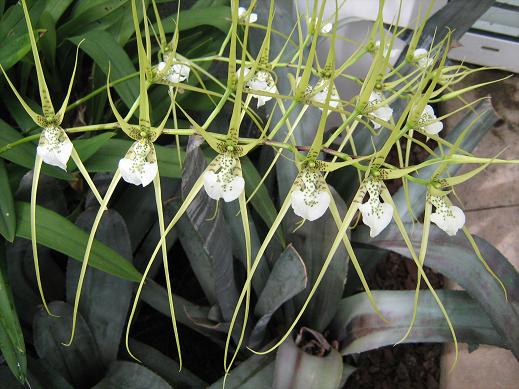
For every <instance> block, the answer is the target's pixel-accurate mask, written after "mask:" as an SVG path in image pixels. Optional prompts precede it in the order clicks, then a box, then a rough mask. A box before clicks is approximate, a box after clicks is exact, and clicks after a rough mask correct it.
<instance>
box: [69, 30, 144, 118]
mask: <svg viewBox="0 0 519 389" xmlns="http://www.w3.org/2000/svg"><path fill="white" fill-rule="evenodd" d="M83 39H84V40H85V41H84V42H83V43H82V44H81V50H83V51H84V52H85V53H87V54H88V56H90V57H91V58H92V59H93V60H94V62H95V63H96V64H97V65H98V66H99V69H101V70H102V71H103V73H104V74H105V75H108V68H109V66H111V78H112V79H113V80H116V79H118V78H122V77H125V76H128V75H130V74H132V73H135V72H136V70H135V66H133V63H132V61H131V60H130V57H128V54H127V53H126V52H125V51H124V49H123V48H122V47H121V46H120V45H119V43H117V41H116V40H115V38H114V37H113V36H112V35H110V34H109V33H108V32H106V31H102V30H94V31H89V32H87V33H86V34H84V35H80V36H76V37H72V38H69V40H70V41H71V42H72V43H74V44H75V45H78V44H79V42H80V41H81V40H83ZM114 88H115V90H116V91H117V93H118V94H119V95H120V96H121V98H122V100H123V101H124V103H125V104H126V106H127V107H128V108H129V107H131V106H132V105H133V103H134V102H135V100H136V99H137V96H138V95H139V82H138V80H137V79H136V78H135V79H131V80H128V81H126V82H123V83H120V84H117V85H116V86H115V87H114Z"/></svg>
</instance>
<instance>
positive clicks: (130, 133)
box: [106, 66, 140, 140]
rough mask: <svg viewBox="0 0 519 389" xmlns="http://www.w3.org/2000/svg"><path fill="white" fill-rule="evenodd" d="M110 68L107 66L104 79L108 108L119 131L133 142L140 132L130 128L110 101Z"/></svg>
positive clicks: (137, 138)
mask: <svg viewBox="0 0 519 389" xmlns="http://www.w3.org/2000/svg"><path fill="white" fill-rule="evenodd" d="M110 68H111V67H110V66H108V76H107V77H106V92H107V95H108V102H109V103H110V107H111V108H112V112H113V113H114V115H115V118H116V119H117V123H118V124H119V125H120V126H121V129H122V130H123V131H124V133H125V134H126V135H128V136H129V137H130V138H132V139H133V140H139V135H140V131H139V130H137V129H134V128H133V127H132V126H130V125H129V124H128V123H126V121H125V120H124V118H123V117H122V116H121V114H120V113H119V111H118V110H117V108H116V107H115V104H114V101H113V100H112V93H111V92H110Z"/></svg>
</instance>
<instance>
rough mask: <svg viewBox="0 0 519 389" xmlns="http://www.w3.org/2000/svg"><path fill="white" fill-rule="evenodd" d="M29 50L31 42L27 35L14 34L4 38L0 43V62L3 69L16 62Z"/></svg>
mask: <svg viewBox="0 0 519 389" xmlns="http://www.w3.org/2000/svg"><path fill="white" fill-rule="evenodd" d="M30 51H31V42H30V41H29V36H28V35H27V34H24V35H14V36H12V37H11V39H8V40H4V41H3V43H2V44H0V64H1V65H2V67H3V68H4V70H5V71H7V70H8V69H10V68H11V67H12V66H13V65H15V64H16V63H18V62H19V61H20V60H21V59H22V58H23V57H25V56H26V55H27V54H28V53H30Z"/></svg>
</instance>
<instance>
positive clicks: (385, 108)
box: [368, 91, 393, 130]
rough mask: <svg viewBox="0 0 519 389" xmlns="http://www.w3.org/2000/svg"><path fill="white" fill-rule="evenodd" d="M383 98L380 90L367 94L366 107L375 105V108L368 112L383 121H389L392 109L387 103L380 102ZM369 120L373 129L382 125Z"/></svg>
mask: <svg viewBox="0 0 519 389" xmlns="http://www.w3.org/2000/svg"><path fill="white" fill-rule="evenodd" d="M384 100H385V97H384V94H383V93H382V92H377V91H373V92H371V95H370V96H369V101H368V107H374V106H376V109H374V110H373V111H371V112H370V115H371V116H374V117H376V118H378V119H380V120H382V121H384V122H389V121H390V120H391V116H392V115H393V109H392V108H391V107H390V106H389V105H387V104H382V102H383V101H384ZM371 122H372V123H373V128H374V129H375V130H377V129H379V128H380V127H382V126H381V125H380V124H379V123H377V122H375V121H374V120H371Z"/></svg>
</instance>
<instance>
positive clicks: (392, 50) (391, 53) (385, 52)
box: [375, 41, 398, 58]
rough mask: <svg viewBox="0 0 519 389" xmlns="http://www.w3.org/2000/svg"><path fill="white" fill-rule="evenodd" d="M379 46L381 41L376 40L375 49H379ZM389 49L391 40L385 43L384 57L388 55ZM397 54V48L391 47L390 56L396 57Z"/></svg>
mask: <svg viewBox="0 0 519 389" xmlns="http://www.w3.org/2000/svg"><path fill="white" fill-rule="evenodd" d="M379 48H380V41H376V42H375V49H377V50H378V49H379ZM388 51H389V42H386V44H385V45H384V57H386V56H387V53H388ZM397 54H398V50H397V49H391V51H390V52H389V58H394V57H395V56H396V55H397Z"/></svg>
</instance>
